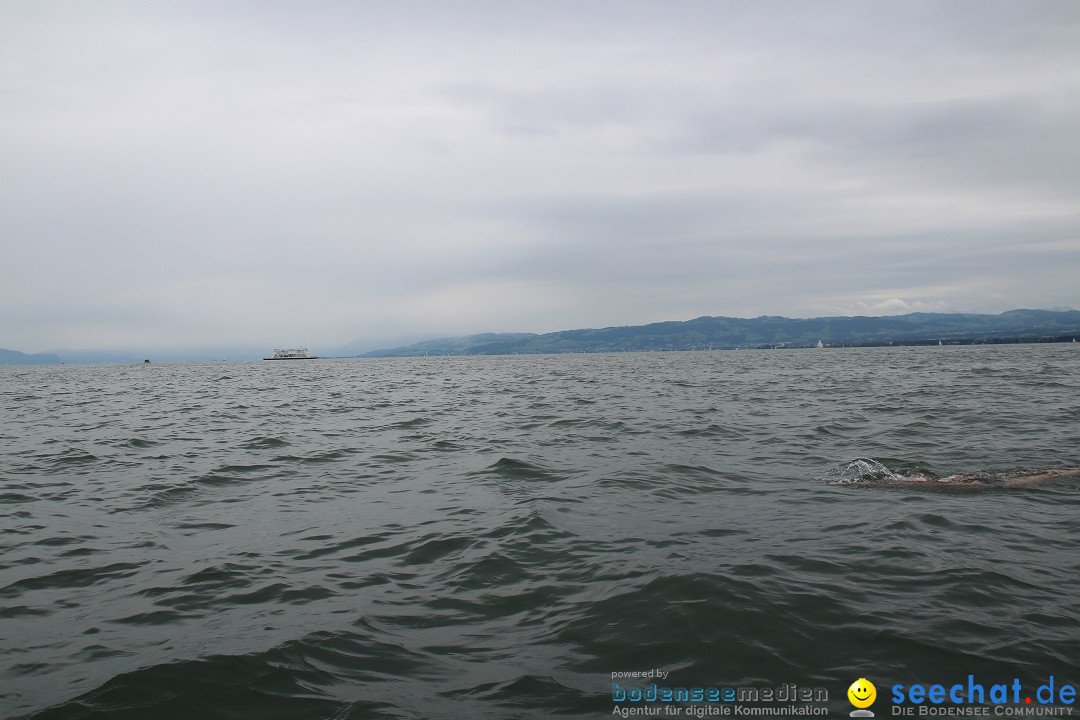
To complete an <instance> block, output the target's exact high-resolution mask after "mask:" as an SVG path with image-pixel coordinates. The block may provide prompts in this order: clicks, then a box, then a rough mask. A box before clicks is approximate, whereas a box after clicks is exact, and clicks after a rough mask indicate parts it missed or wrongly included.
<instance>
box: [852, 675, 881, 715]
mask: <svg viewBox="0 0 1080 720" xmlns="http://www.w3.org/2000/svg"><path fill="white" fill-rule="evenodd" d="M847 697H848V700H850V701H851V704H852V705H854V706H855V707H857V708H868V707H870V706H871V705H873V704H874V700H876V699H877V688H876V687H874V683H872V682H870V681H869V680H867V679H866V678H859V679H858V680H856V681H855V682H853V683H851V687H849V688H848V689H847Z"/></svg>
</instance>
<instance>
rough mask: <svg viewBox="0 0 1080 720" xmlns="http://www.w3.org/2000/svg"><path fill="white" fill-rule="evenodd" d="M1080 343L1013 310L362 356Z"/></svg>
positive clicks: (695, 327) (522, 340) (751, 324)
mask: <svg viewBox="0 0 1080 720" xmlns="http://www.w3.org/2000/svg"><path fill="white" fill-rule="evenodd" d="M1073 338H1080V311H1077V310H1067V311H1055V310H1010V311H1008V312H1004V313H1001V314H1000V315H976V314H967V313H909V314H907V315H894V316H889V317H866V316H856V317H823V318H786V317H779V316H767V315H763V316H761V317H756V318H732V317H699V318H695V319H694V320H687V321H683V322H679V321H671V322H660V323H652V324H650V325H633V326H626V327H608V328H599V329H582V330H562V331H559V332H552V333H545V334H543V335H534V334H530V333H522V334H519V333H503V334H496V333H486V334H482V335H470V336H467V337H460V338H445V339H442V340H429V341H427V342H422V343H417V344H415V345H407V346H404V347H399V348H393V349H389V350H376V351H374V352H369V353H365V354H364V355H361V356H359V357H415V356H422V355H514V354H532V353H580V352H647V351H656V350H703V349H734V348H774V347H812V346H814V345H817V343H818V341H819V340H820V341H822V342H823V343H824V344H825V345H828V346H872V345H929V344H934V345H936V344H938V343H939V342H941V343H943V344H946V345H956V344H972V343H994V342H1045V341H1066V340H1071V339H1073Z"/></svg>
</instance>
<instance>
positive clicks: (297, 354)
mask: <svg viewBox="0 0 1080 720" xmlns="http://www.w3.org/2000/svg"><path fill="white" fill-rule="evenodd" d="M318 359H319V358H318V356H317V355H312V354H311V353H309V352H308V349H307V348H295V349H291V348H290V349H285V350H282V349H280V348H279V349H277V350H274V354H273V355H271V356H270V357H267V358H263V360H318Z"/></svg>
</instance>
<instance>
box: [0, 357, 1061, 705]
mask: <svg viewBox="0 0 1080 720" xmlns="http://www.w3.org/2000/svg"><path fill="white" fill-rule="evenodd" d="M0 379H2V383H3V384H2V397H0V413H2V425H0V459H2V465H0V468H2V476H0V478H2V479H0V715H3V716H23V715H32V716H33V717H35V718H83V717H94V718H97V717H102V718H104V717H110V718H112V717H118V718H136V717H150V718H172V717H176V718H180V717H207V718H209V717H242V718H248V717H250V718H294V717H295V718H369V717H370V718H544V717H552V716H560V715H561V716H576V717H597V718H600V717H608V716H610V714H611V711H612V707H613V706H612V699H611V698H612V695H611V693H612V687H611V682H612V680H611V673H612V672H616V671H633V670H647V669H649V668H661V669H663V670H665V671H667V672H670V673H671V676H670V678H669V680H668V682H669V684H672V685H702V686H721V685H740V684H753V685H779V684H781V683H797V684H798V685H799V686H815V687H816V686H821V687H826V688H828V689H829V692H830V707H831V708H833V709H834V711H833V714H834V715H840V714H842V715H844V716H846V714H847V711H848V710H850V709H851V707H850V706H849V705H848V704H847V701H846V699H845V697H844V692H845V691H846V688H847V686H848V685H849V684H850V683H851V682H852V681H853V680H855V679H856V678H859V677H864V676H865V677H868V678H874V679H875V680H874V681H875V682H876V683H877V684H878V688H879V690H878V692H879V696H880V697H883V696H885V694H886V693H887V692H888V691H887V687H888V686H889V685H891V684H892V683H913V682H926V683H930V682H952V681H958V680H959V679H962V678H966V677H967V675H968V674H971V673H974V674H976V675H977V676H979V677H980V678H986V682H988V683H989V682H1006V681H1011V679H1012V678H1014V677H1015V678H1019V679H1020V681H1021V682H1022V683H1025V684H1029V685H1031V686H1035V685H1038V684H1039V683H1042V682H1045V680H1046V678H1047V677H1048V676H1049V675H1054V676H1055V677H1057V678H1058V679H1059V682H1064V681H1071V682H1073V683H1074V684H1076V683H1078V682H1080V671H1078V668H1080V482H1077V481H1075V480H1064V479H1063V480H1059V481H1051V482H1048V483H1045V484H1040V485H1037V486H1031V487H1024V488H977V489H975V488H940V489H939V488H925V487H897V488H858V487H843V486H832V485H828V484H827V483H826V482H825V481H824V478H825V477H826V475H827V473H828V472H829V471H830V469H832V468H836V467H837V466H838V465H840V464H842V463H844V462H846V461H849V460H852V459H853V458H857V457H865V458H873V459H875V460H877V461H880V462H882V463H884V464H885V465H887V466H889V467H891V468H910V469H926V470H929V471H932V472H934V473H936V474H939V475H947V474H951V473H965V472H980V471H982V472H996V471H1002V470H1010V471H1011V470H1017V469H1042V468H1050V467H1066V466H1077V465H1080V350H1078V348H1077V346H1076V345H1022V346H998V347H956V348H953V347H946V348H880V349H857V350H855V349H853V350H802V351H761V352H757V351H755V352H730V351H729V352H700V353H654V354H630V355H564V356H533V357H496V358H422V359H392V360H319V361H306V362H294V363H282V362H278V363H267V362H253V363H217V364H168V365H148V366H143V365H137V366H118V365H114V366H52V367H49V366H45V367H18V368H12V367H5V368H2V369H0ZM881 714H882V713H879V716H880V715H881Z"/></svg>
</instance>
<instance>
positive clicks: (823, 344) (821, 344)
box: [817, 339, 825, 348]
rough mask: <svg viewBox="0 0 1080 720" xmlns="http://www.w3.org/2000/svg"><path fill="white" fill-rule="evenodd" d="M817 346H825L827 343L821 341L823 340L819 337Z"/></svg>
mask: <svg viewBox="0 0 1080 720" xmlns="http://www.w3.org/2000/svg"><path fill="white" fill-rule="evenodd" d="M817 346H818V347H819V348H823V347H825V343H823V342H821V340H820V339H819V340H818V341H817Z"/></svg>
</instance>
